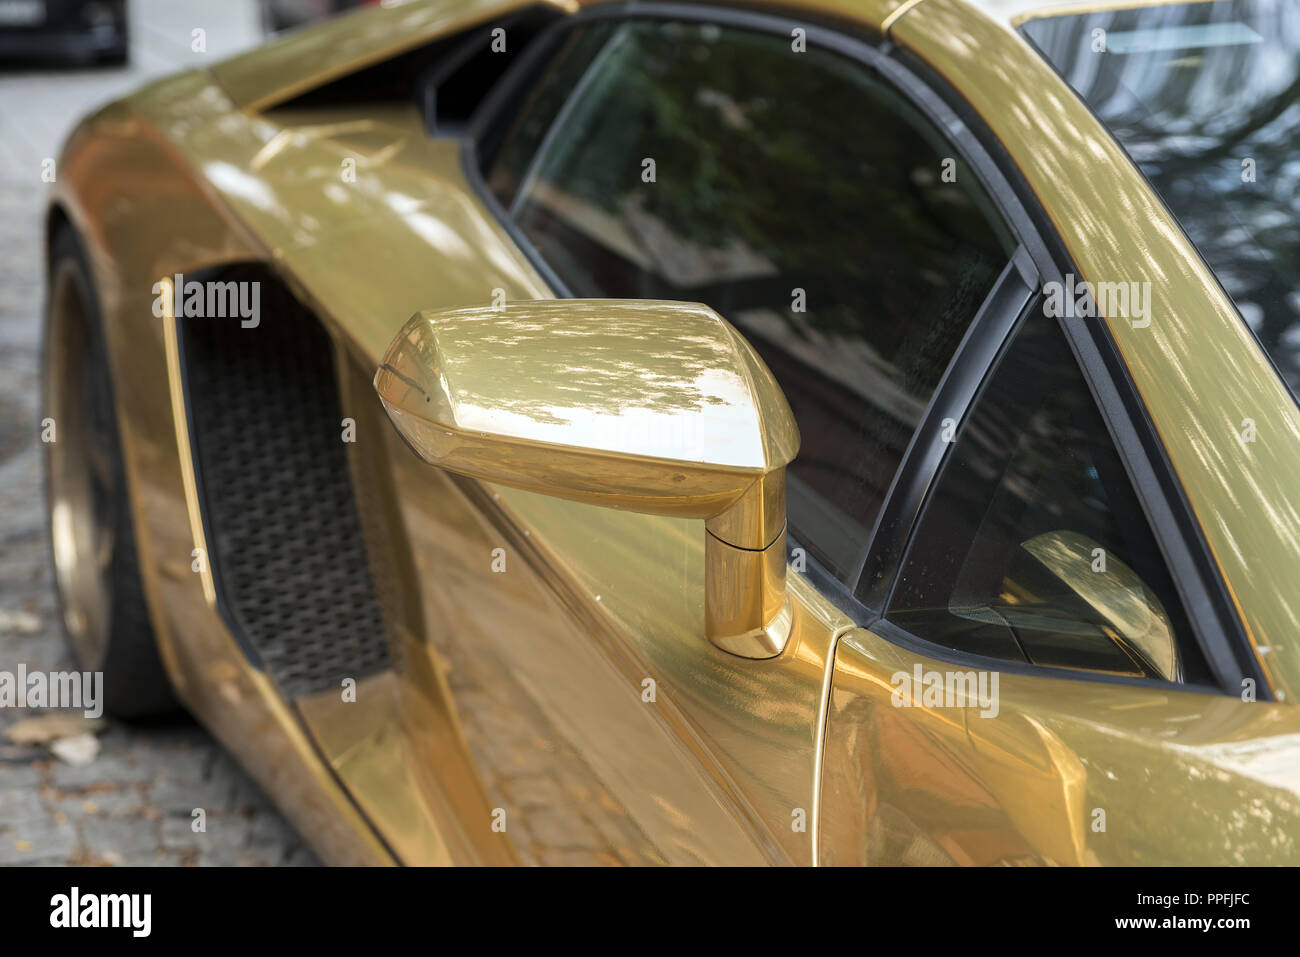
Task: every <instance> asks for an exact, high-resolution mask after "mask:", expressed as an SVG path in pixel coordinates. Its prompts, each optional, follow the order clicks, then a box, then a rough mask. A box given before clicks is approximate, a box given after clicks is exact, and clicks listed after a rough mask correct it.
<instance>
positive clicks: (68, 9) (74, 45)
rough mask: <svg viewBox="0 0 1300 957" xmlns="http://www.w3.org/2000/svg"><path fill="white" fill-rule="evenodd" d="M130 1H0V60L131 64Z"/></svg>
mask: <svg viewBox="0 0 1300 957" xmlns="http://www.w3.org/2000/svg"><path fill="white" fill-rule="evenodd" d="M127 40H128V38H127V22H126V0H0V60H10V59H22V60H35V59H41V60H57V61H70V62H75V63H84V62H86V61H92V62H95V63H103V64H109V65H115V66H120V65H122V64H124V63H126V61H127V56H128V42H127Z"/></svg>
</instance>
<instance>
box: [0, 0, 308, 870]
mask: <svg viewBox="0 0 1300 957" xmlns="http://www.w3.org/2000/svg"><path fill="white" fill-rule="evenodd" d="M131 7H132V44H133V49H132V64H131V66H130V67H129V68H126V69H105V70H61V69H53V68H48V67H47V68H43V69H39V70H35V69H30V68H27V67H16V66H13V65H0V670H7V671H13V670H15V669H16V668H17V667H18V666H19V665H20V664H25V665H26V666H27V668H28V669H29V670H30V669H39V670H58V669H68V668H72V667H73V663H72V659H71V656H70V655H69V653H68V651H67V649H66V647H65V643H64V639H63V636H62V634H61V633H60V626H59V623H58V616H57V612H56V610H55V598H54V593H53V583H52V574H51V570H50V561H49V548H48V545H47V543H46V537H45V528H44V515H43V506H42V501H43V498H42V496H43V492H42V488H41V485H42V468H41V457H40V446H39V441H38V438H39V435H38V432H39V427H38V423H39V421H40V419H41V415H40V410H39V396H38V384H39V374H38V368H37V365H38V356H39V347H40V346H39V344H40V311H41V308H42V303H43V297H44V289H43V283H42V277H41V270H42V266H43V258H42V256H41V235H42V226H41V220H42V210H43V204H44V198H45V190H46V186H45V185H44V183H43V182H42V180H41V175H40V172H41V161H42V160H43V159H44V158H46V157H54V156H57V155H58V150H59V147H60V145H61V143H62V140H63V137H64V136H65V135H66V133H67V131H68V129H69V128H70V126H71V124H72V123H73V122H74V121H75V120H76V119H77V118H78V117H79V116H81V115H82V114H84V113H86V112H87V111H89V110H90V109H92V108H93V107H95V106H97V105H99V104H102V103H104V102H107V101H108V100H111V99H113V98H114V97H116V96H118V95H120V94H121V93H124V92H126V91H127V90H129V89H131V88H133V87H135V86H137V85H138V84H139V83H140V82H141V81H142V80H143V79H145V78H148V77H151V76H158V75H162V74H164V73H168V72H171V71H173V70H176V69H181V68H185V67H189V66H196V65H199V61H200V60H201V59H203V58H208V59H217V58H220V57H222V56H225V55H227V54H229V53H232V52H235V51H236V50H238V49H240V48H242V47H244V46H247V45H250V44H252V43H256V42H257V41H258V39H259V34H258V18H257V12H256V9H255V7H254V5H253V4H252V3H251V2H249V0H241V2H235V0H210V2H199V0H132V4H131ZM195 28H202V29H203V30H205V31H206V41H207V52H206V53H205V54H197V53H195V52H193V51H192V50H191V37H192V36H193V30H194V29H195ZM29 716H31V715H30V713H24V712H22V711H16V710H5V711H0V865H9V864H63V863H69V864H212V865H223V864H313V863H316V859H315V857H314V856H313V855H312V854H311V852H310V851H309V850H307V849H306V847H305V846H304V845H303V842H302V840H301V839H300V838H299V837H298V835H297V834H295V833H294V831H293V830H292V829H291V828H290V827H289V825H288V824H286V823H285V822H284V820H283V818H282V817H281V816H280V814H279V813H278V812H277V811H276V810H275V809H274V808H273V807H272V806H271V805H270V803H269V802H268V800H267V799H266V797H265V796H264V795H263V794H262V793H261V792H260V791H259V790H258V788H257V786H256V785H255V784H253V783H252V781H250V780H249V778H248V777H247V776H246V775H245V774H244V773H243V771H242V770H240V769H239V768H238V767H237V766H236V765H235V764H234V763H233V762H232V761H231V760H230V758H229V757H227V756H226V754H225V753H224V752H223V751H222V750H221V748H220V747H219V746H218V745H217V744H216V743H215V742H214V741H213V740H212V738H211V737H209V736H208V734H207V733H206V732H204V731H203V730H202V729H200V728H199V727H197V726H196V725H194V724H192V723H189V722H177V723H174V724H170V725H164V726H128V725H123V724H119V723H113V722H110V723H109V726H108V728H107V730H106V731H105V732H104V733H103V734H102V735H100V743H101V744H102V750H101V752H100V754H99V756H98V757H96V758H95V759H94V760H93V761H92V762H91V763H90V764H88V765H84V766H73V765H70V764H65V763H63V762H61V761H59V760H58V759H56V758H54V757H52V756H51V755H50V753H49V752H48V751H47V750H46V749H45V748H44V747H31V746H19V745H15V744H10V743H8V742H7V740H6V739H5V738H4V729H5V728H6V727H8V726H10V725H12V724H13V723H14V722H16V721H18V720H20V719H22V718H24V717H29ZM196 807H202V808H204V809H205V811H206V814H207V821H206V824H207V829H206V832H205V833H195V832H194V831H193V830H192V828H191V812H192V810H193V809H194V808H196Z"/></svg>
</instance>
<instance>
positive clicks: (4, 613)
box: [0, 608, 41, 635]
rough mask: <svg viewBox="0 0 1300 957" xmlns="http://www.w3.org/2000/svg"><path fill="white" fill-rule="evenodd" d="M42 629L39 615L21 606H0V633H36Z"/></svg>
mask: <svg viewBox="0 0 1300 957" xmlns="http://www.w3.org/2000/svg"><path fill="white" fill-rule="evenodd" d="M40 630H41V619H40V616H39V615H33V614H32V613H31V612H30V611H24V610H23V609H21V608H0V633H14V632H16V633H17V634H20V635H35V634H38V633H39V632H40Z"/></svg>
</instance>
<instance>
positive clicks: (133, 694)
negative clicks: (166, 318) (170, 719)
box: [42, 226, 180, 719]
mask: <svg viewBox="0 0 1300 957" xmlns="http://www.w3.org/2000/svg"><path fill="white" fill-rule="evenodd" d="M65 270H66V271H68V274H69V278H70V279H71V280H72V281H74V282H75V284H76V286H77V287H79V292H80V296H81V297H82V302H83V304H84V317H85V327H86V328H85V342H86V348H85V353H84V354H85V359H84V362H85V368H86V371H87V373H88V374H87V375H86V379H87V380H93V381H94V383H95V384H94V385H89V384H88V385H86V386H85V388H86V389H87V390H88V391H92V390H93V394H94V398H95V399H96V400H97V401H101V402H103V403H104V407H105V408H106V409H107V410H108V413H107V414H105V415H102V416H99V417H97V418H98V420H99V421H97V422H96V423H95V426H96V431H97V432H98V433H99V435H100V438H99V441H100V442H101V443H103V444H104V445H105V446H107V448H108V449H109V450H110V454H109V458H110V460H111V468H112V469H113V471H114V473H115V478H116V481H115V482H114V483H113V486H112V487H113V490H114V494H113V495H112V502H111V506H110V514H111V527H112V528H113V537H112V550H111V553H110V557H109V558H108V561H107V569H106V571H105V572H104V577H105V578H106V587H107V592H108V596H109V612H108V614H107V621H108V627H107V640H106V642H104V645H103V650H102V653H101V654H100V655H99V656H98V657H99V660H97V661H86V660H83V658H84V657H85V656H84V655H83V654H81V653H80V652H79V651H78V648H77V645H76V643H75V642H74V641H72V639H71V635H70V634H69V633H68V630H67V616H66V605H65V599H64V595H63V594H62V589H61V588H60V587H59V586H58V582H59V577H58V574H57V572H56V573H55V575H54V580H55V582H56V592H58V601H59V612H60V615H59V618H60V622H61V624H62V625H63V628H64V634H65V636H66V637H67V638H68V642H69V645H70V646H71V647H72V650H73V656H74V657H75V658H77V661H78V665H79V666H80V667H81V668H82V669H84V670H87V671H102V672H103V673H104V686H103V689H104V690H103V696H104V709H105V711H107V712H108V713H110V714H112V715H113V716H115V717H118V718H125V719H141V718H150V717H157V716H161V715H167V714H171V713H173V712H176V711H177V710H179V707H180V706H179V704H178V702H177V698H176V695H175V693H174V692H173V690H172V687H171V683H170V682H169V681H168V679H167V675H166V672H165V671H164V669H163V664H162V660H161V659H160V658H159V655H158V645H157V641H156V640H155V637H154V632H153V626H152V624H151V623H150V621H149V612H148V607H147V605H146V604H145V598H144V587H143V585H142V583H141V580H140V570H139V559H138V556H137V552H136V546H135V532H134V529H133V527H132V513H131V505H130V496H129V494H128V491H127V485H126V483H127V477H126V470H125V468H124V467H123V464H122V445H121V439H120V436H119V434H118V427H117V416H116V409H117V406H116V404H115V403H114V397H113V385H112V370H111V368H110V367H109V363H108V358H107V351H106V348H105V342H104V330H103V318H102V315H101V313H100V309H99V300H98V297H97V296H96V294H95V285H94V281H93V279H92V276H91V272H90V268H89V266H88V264H87V260H86V255H85V251H84V250H83V249H82V246H81V243H80V242H79V241H78V238H77V236H76V233H75V232H74V231H73V230H72V229H71V228H70V227H66V226H65V227H63V228H61V229H60V230H59V231H58V233H57V234H56V235H55V237H54V241H53V243H52V244H51V251H50V266H49V276H48V278H49V287H48V289H49V290H53V289H54V284H55V280H56V278H57V277H59V276H60V273H61V272H62V271H65ZM52 299H53V297H52V296H51V295H48V294H47V304H46V316H45V329H44V342H43V344H42V373H43V375H44V376H45V377H46V378H47V379H48V378H49V377H50V376H51V364H50V349H51V346H52V343H51V335H52V333H53V328H52V317H51V315H50V310H51V307H52ZM92 370H93V374H92ZM57 387H58V385H57V384H56V383H52V382H49V381H47V382H45V384H44V388H45V395H46V396H47V397H48V396H50V395H51V394H52V393H51V389H52V388H57ZM56 427H57V424H56ZM51 482H52V470H51V467H50V459H49V453H48V447H47V456H46V472H45V498H46V528H47V530H48V532H49V534H50V541H51V556H53V554H54V551H53V531H54V530H53V522H52V517H53V514H52V503H53V501H54V496H53V489H52V485H51ZM51 560H52V559H51Z"/></svg>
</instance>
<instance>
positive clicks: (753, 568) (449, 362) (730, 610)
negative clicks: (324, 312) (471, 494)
mask: <svg viewBox="0 0 1300 957" xmlns="http://www.w3.org/2000/svg"><path fill="white" fill-rule="evenodd" d="M374 384H375V391H376V392H378V394H379V398H380V400H381V401H382V402H383V404H384V408H385V410H386V411H387V412H388V415H389V418H390V419H392V421H393V424H394V425H395V426H396V428H397V430H398V432H399V433H400V434H401V435H402V437H403V438H404V439H405V440H406V442H407V443H408V444H409V445H410V446H411V448H412V449H413V450H414V451H415V452H416V454H418V455H419V456H420V457H421V458H422V459H424V460H425V461H426V462H428V463H430V464H431V465H436V466H438V467H440V468H445V469H448V470H450V471H453V472H458V473H460V474H462V475H468V476H472V477H473V478H477V479H481V480H483V481H486V482H493V483H499V484H502V485H509V486H513V487H515V488H521V489H526V490H528V491H531V492H540V493H542V494H545V495H554V496H557V497H560V498H566V499H571V500H573V501H578V502H587V503H590V504H595V505H602V506H605V507H608V508H618V509H626V510H628V511H634V512H644V513H648V514H653V515H670V516H674V517H678V518H695V519H703V520H704V522H705V630H706V634H707V635H708V637H709V640H710V641H712V642H713V643H714V644H715V645H717V646H718V647H719V648H722V649H724V650H726V651H728V652H731V653H732V654H737V655H741V656H743V657H747V658H769V657H773V656H775V655H779V654H780V653H781V651H782V650H783V649H784V647H785V643H786V640H787V639H788V637H789V633H790V623H791V621H790V608H789V602H788V600H787V598H786V592H785V568H786V562H785V467H786V465H788V464H789V463H790V461H791V460H793V459H794V456H795V454H796V453H797V452H798V450H799V432H798V428H797V427H796V425H795V421H794V416H793V414H792V413H791V412H790V407H789V405H788V404H787V403H786V400H785V396H784V395H783V394H782V392H781V389H780V387H779V386H778V385H777V383H776V380H775V379H774V378H773V377H772V373H771V372H770V371H769V370H768V368H767V366H766V365H764V364H763V361H762V360H761V359H760V358H759V357H758V355H757V353H755V352H754V350H753V348H752V347H750V345H749V343H747V342H746V341H745V340H744V338H743V337H741V335H740V334H739V333H738V332H737V331H736V330H735V329H734V328H732V326H731V325H730V324H728V323H727V322H726V321H725V320H724V319H723V318H722V317H721V316H719V315H718V314H717V313H715V312H714V311H713V310H711V309H709V308H708V307H707V306H703V305H700V304H698V303H683V302H654V301H645V300H618V299H588V300H582V299H577V300H575V299H560V300H538V301H526V302H515V303H511V304H509V305H506V306H501V307H491V306H484V307H476V308H470V309H457V310H451V311H446V312H432V311H426V312H419V313H416V314H415V315H414V316H413V317H411V319H410V321H409V322H407V323H406V325H405V326H403V327H402V330H401V331H400V332H399V333H398V334H397V337H396V338H395V339H394V340H393V343H392V345H391V346H390V347H389V349H388V353H387V355H386V356H385V357H384V361H383V363H382V364H381V365H380V367H379V370H378V371H377V372H376V374H375V382H374Z"/></svg>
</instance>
